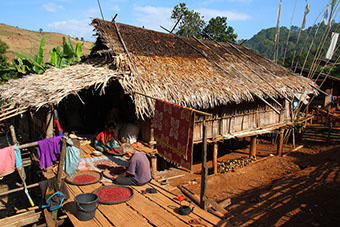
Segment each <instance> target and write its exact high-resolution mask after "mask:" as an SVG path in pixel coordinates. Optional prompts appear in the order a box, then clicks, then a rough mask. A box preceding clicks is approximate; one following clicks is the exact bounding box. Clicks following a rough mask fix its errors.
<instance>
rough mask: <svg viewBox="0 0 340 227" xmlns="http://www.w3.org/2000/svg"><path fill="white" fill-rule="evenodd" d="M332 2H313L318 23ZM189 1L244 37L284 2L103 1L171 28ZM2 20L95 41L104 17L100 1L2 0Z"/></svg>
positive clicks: (286, 15) (109, 11)
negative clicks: (96, 21)
mask: <svg viewBox="0 0 340 227" xmlns="http://www.w3.org/2000/svg"><path fill="white" fill-rule="evenodd" d="M295 1H296V0H283V1H282V10H281V26H286V27H288V26H289V25H290V21H291V17H292V13H293V9H294V5H295ZM297 1H298V2H297V9H296V13H295V17H294V21H293V25H298V26H300V25H301V22H302V18H303V13H304V8H305V4H306V0H297ZM328 1H329V0H308V2H309V4H310V13H309V14H308V17H307V26H309V25H312V24H313V23H314V21H315V19H316V18H317V16H318V15H319V13H320V12H321V11H322V10H323V9H324V7H325V6H326V4H327V2H328ZM181 2H185V3H186V4H187V6H188V8H189V9H190V10H195V11H197V12H200V13H201V15H203V16H204V19H205V20H206V21H208V20H209V19H210V18H212V17H216V16H226V17H228V21H227V23H228V25H230V26H232V27H233V28H234V30H235V32H236V33H237V34H238V39H249V38H251V37H252V36H253V35H254V34H256V33H257V32H259V31H260V30H261V29H264V28H269V27H275V26H276V18H277V10H278V6H279V3H280V0H194V1H184V0H181V1H176V0H173V1H170V0H158V1H157V0H138V1H131V0H100V3H101V7H102V10H103V15H104V18H105V20H111V18H112V17H113V16H114V15H115V14H116V13H117V14H118V17H117V19H116V21H117V22H120V23H125V24H130V25H134V26H140V27H141V26H144V27H145V28H148V29H152V30H157V31H162V30H161V28H160V27H159V25H162V26H164V27H167V28H171V27H172V26H173V24H174V22H173V21H171V19H170V15H171V11H172V9H173V7H174V6H175V5H177V4H179V3H181ZM0 3H1V8H0V23H5V24H8V25H12V26H18V27H20V28H24V29H29V30H34V31H38V30H39V29H40V28H42V29H43V30H44V31H46V32H60V33H63V34H66V35H70V36H72V37H79V38H80V37H84V38H85V40H89V41H94V40H95V38H94V37H93V36H92V34H93V32H92V30H93V28H92V27H91V26H90V25H89V24H90V22H91V19H90V18H101V15H100V11H99V8H98V3H97V0H0Z"/></svg>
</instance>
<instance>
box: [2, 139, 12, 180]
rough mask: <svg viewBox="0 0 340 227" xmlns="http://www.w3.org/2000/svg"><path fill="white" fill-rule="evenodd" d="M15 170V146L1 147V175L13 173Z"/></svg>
mask: <svg viewBox="0 0 340 227" xmlns="http://www.w3.org/2000/svg"><path fill="white" fill-rule="evenodd" d="M14 170H15V153H14V146H10V147H5V148H3V149H0V177H4V176H6V175H8V174H11V173H13V171H14Z"/></svg>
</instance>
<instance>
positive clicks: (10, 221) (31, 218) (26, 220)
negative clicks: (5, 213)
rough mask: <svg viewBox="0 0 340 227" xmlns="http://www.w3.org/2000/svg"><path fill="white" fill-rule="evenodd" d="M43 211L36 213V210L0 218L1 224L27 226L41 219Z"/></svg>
mask: <svg viewBox="0 0 340 227" xmlns="http://www.w3.org/2000/svg"><path fill="white" fill-rule="evenodd" d="M40 214H41V212H37V213H35V212H34V210H31V211H28V212H25V213H21V214H17V215H13V216H10V217H6V218H3V219H0V226H7V227H15V226H27V225H31V224H33V223H36V222H38V221H39V217H40Z"/></svg>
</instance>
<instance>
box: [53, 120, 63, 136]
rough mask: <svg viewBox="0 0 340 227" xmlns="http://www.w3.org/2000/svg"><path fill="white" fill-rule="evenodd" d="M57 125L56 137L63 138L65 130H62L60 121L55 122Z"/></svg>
mask: <svg viewBox="0 0 340 227" xmlns="http://www.w3.org/2000/svg"><path fill="white" fill-rule="evenodd" d="M55 124H56V129H55V130H56V135H58V136H63V135H64V131H63V129H62V128H61V126H60V122H59V121H55Z"/></svg>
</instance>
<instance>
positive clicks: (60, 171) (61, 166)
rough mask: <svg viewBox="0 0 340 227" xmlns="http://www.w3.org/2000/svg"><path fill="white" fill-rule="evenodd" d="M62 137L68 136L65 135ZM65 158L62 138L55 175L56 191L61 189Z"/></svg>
mask: <svg viewBox="0 0 340 227" xmlns="http://www.w3.org/2000/svg"><path fill="white" fill-rule="evenodd" d="M64 136H66V137H67V136H68V134H67V133H65V134H64ZM65 156H66V140H65V139H64V138H62V139H61V151H60V161H59V165H58V173H57V185H58V189H59V190H60V189H61V182H62V177H63V173H64V165H65Z"/></svg>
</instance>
